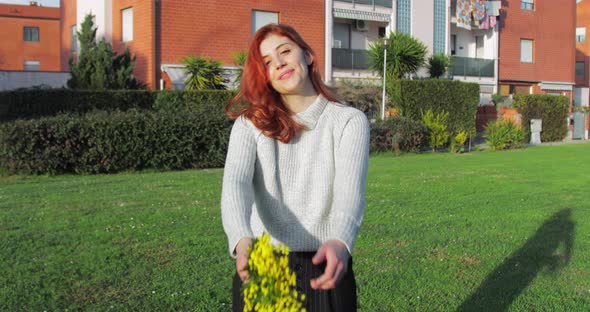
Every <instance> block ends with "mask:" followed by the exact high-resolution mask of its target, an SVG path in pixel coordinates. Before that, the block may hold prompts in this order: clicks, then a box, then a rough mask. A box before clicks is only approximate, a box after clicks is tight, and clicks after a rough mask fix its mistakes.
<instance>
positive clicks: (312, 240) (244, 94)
mask: <svg viewBox="0 0 590 312" xmlns="http://www.w3.org/2000/svg"><path fill="white" fill-rule="evenodd" d="M226 112H227V113H228V115H230V116H232V117H234V118H237V119H236V121H235V123H234V126H233V128H232V131H231V136H230V142H229V148H228V152H227V159H226V163H225V171H224V176H223V191H222V195H221V196H222V198H221V212H222V220H223V227H224V230H225V232H226V234H227V237H228V244H229V252H230V254H231V255H232V256H233V257H235V258H236V271H237V273H236V275H235V277H234V283H233V307H234V311H242V309H243V298H242V297H241V293H240V287H241V285H242V282H243V281H245V279H246V278H247V276H248V272H247V262H248V253H247V250H248V246H250V244H251V242H252V239H253V238H254V237H257V236H261V235H262V234H263V233H264V232H266V233H268V234H269V235H270V236H271V241H272V242H273V243H279V242H280V243H283V244H285V245H287V246H288V247H289V249H290V251H291V253H290V255H289V265H290V267H291V269H292V270H293V271H294V272H295V274H296V276H297V290H298V291H299V292H303V293H305V294H306V300H305V302H304V305H305V307H306V308H307V310H308V311H354V310H356V301H357V300H356V283H355V279H354V273H353V271H352V258H351V252H352V250H353V248H354V243H355V240H356V236H357V233H358V229H359V226H360V225H361V222H362V219H363V213H364V207H365V180H366V174H367V163H368V159H369V157H368V156H369V123H368V121H367V118H366V117H365V115H364V114H363V113H362V112H361V111H359V110H356V109H354V108H351V107H347V106H345V105H342V104H340V103H338V101H337V98H336V96H335V95H334V94H333V93H332V92H331V91H330V89H328V88H327V87H326V85H324V83H323V82H322V80H321V76H320V71H319V66H318V64H317V61H316V55H315V54H314V52H313V51H312V49H311V47H310V46H309V45H308V44H307V43H305V41H303V39H302V38H301V37H300V36H299V34H298V33H297V32H296V31H295V30H294V29H293V28H291V27H289V26H287V25H276V24H271V25H267V26H264V27H262V28H261V29H259V30H258V31H257V32H256V34H255V35H254V39H253V42H252V45H251V46H250V49H249V51H248V58H247V60H246V64H245V66H244V71H243V74H242V82H241V86H240V91H239V93H238V94H237V95H236V97H234V98H233V99H232V100H231V101H230V102H229V103H228V105H227V107H226Z"/></svg>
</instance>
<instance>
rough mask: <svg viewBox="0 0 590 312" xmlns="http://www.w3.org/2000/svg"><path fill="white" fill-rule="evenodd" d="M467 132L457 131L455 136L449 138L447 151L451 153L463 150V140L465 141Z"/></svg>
mask: <svg viewBox="0 0 590 312" xmlns="http://www.w3.org/2000/svg"><path fill="white" fill-rule="evenodd" d="M467 137H468V134H467V132H465V131H464V130H461V131H459V133H457V134H456V135H455V136H453V137H452V138H451V143H450V144H449V151H450V152H451V153H461V152H463V151H464V147H465V142H467Z"/></svg>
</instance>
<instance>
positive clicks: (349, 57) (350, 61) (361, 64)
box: [332, 48, 369, 70]
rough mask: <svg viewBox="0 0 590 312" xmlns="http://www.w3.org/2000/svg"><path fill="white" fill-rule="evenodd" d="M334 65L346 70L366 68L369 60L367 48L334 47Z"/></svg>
mask: <svg viewBox="0 0 590 312" xmlns="http://www.w3.org/2000/svg"><path fill="white" fill-rule="evenodd" d="M332 67H333V68H337V69H344V70H366V69H369V62H368V58H367V51H366V50H354V49H337V48H333V49H332Z"/></svg>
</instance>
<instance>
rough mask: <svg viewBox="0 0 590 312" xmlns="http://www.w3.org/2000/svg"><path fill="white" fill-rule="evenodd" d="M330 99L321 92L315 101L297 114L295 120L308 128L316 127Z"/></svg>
mask: <svg viewBox="0 0 590 312" xmlns="http://www.w3.org/2000/svg"><path fill="white" fill-rule="evenodd" d="M327 104H328V100H327V99H326V98H325V97H324V96H323V95H321V94H319V95H318V97H317V98H316V99H315V101H314V102H313V103H312V104H311V105H310V106H309V107H308V108H307V109H306V110H305V111H303V112H301V113H298V114H295V120H296V121H297V122H299V123H300V124H302V125H304V126H305V127H306V128H307V129H308V130H311V129H313V128H315V126H316V124H317V123H318V120H320V116H322V113H323V112H324V109H325V108H326V105H327Z"/></svg>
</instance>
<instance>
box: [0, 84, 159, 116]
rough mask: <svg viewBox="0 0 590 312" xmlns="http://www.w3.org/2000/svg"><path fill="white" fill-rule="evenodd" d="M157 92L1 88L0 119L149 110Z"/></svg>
mask: <svg viewBox="0 0 590 312" xmlns="http://www.w3.org/2000/svg"><path fill="white" fill-rule="evenodd" d="M157 93H158V91H150V90H109V91H80V90H69V89H49V90H19V91H2V92H0V122H5V121H10V120H15V119H32V118H39V117H48V116H56V115H58V114H62V113H76V114H83V113H86V112H89V111H93V110H105V111H114V110H128V109H132V108H138V109H151V108H152V106H153V104H154V101H155V99H156V95H157Z"/></svg>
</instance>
